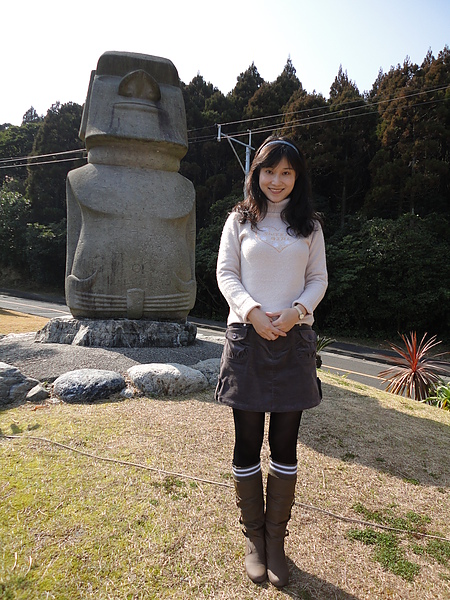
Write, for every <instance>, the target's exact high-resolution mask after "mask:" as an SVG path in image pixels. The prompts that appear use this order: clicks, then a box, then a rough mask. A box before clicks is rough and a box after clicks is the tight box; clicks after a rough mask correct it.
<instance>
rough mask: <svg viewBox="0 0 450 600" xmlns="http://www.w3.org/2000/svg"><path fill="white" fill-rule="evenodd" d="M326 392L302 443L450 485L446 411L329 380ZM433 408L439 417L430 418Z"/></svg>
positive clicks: (309, 415) (307, 421)
mask: <svg viewBox="0 0 450 600" xmlns="http://www.w3.org/2000/svg"><path fill="white" fill-rule="evenodd" d="M323 391H324V399H323V402H322V404H321V405H320V406H319V407H317V408H316V409H313V410H310V411H306V412H305V413H304V418H303V420H302V426H301V427H300V433H299V441H300V442H301V443H302V444H305V445H307V446H308V447H310V448H312V449H313V450H315V451H316V452H318V453H320V454H324V455H327V456H331V457H333V458H336V459H338V460H340V461H344V462H348V463H359V464H361V465H364V466H366V467H369V468H372V469H376V470H378V471H381V472H384V473H388V474H390V475H393V476H395V477H399V478H401V479H403V480H405V481H407V482H409V483H412V484H417V485H431V486H437V487H442V488H444V487H445V486H447V485H448V484H449V463H448V461H447V460H446V456H447V453H448V439H449V433H450V428H449V427H448V425H446V424H445V423H442V422H439V417H442V416H444V415H443V414H442V411H440V410H439V409H437V408H432V407H428V406H424V405H423V404H420V403H417V404H416V403H415V402H414V401H411V400H405V399H403V398H401V397H398V407H399V409H398V410H397V409H396V408H395V406H394V407H388V406H385V405H383V404H382V403H381V402H380V401H379V400H377V398H376V397H373V396H371V395H369V394H367V392H361V393H358V392H355V391H350V390H346V389H345V388H341V387H338V386H333V385H330V384H323ZM393 401H394V402H397V399H396V398H394V400H393ZM406 411H409V412H410V413H411V414H409V412H406ZM431 411H437V412H436V413H435V414H436V420H433V419H432V418H430V414H432V413H431ZM415 412H416V414H414V413H415ZM419 414H421V416H419ZM416 415H417V416H416ZM445 417H446V415H445ZM300 453H301V451H300Z"/></svg>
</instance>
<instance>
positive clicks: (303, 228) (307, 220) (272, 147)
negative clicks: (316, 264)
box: [233, 136, 322, 237]
mask: <svg viewBox="0 0 450 600" xmlns="http://www.w3.org/2000/svg"><path fill="white" fill-rule="evenodd" d="M271 142H272V143H271ZM276 142H278V143H276ZM283 157H285V158H286V159H287V161H288V163H289V165H290V166H291V167H292V168H293V169H294V171H295V175H296V180H295V184H294V189H293V190H292V193H291V196H290V200H289V202H288V204H287V206H286V207H285V208H284V210H283V211H282V213H281V218H282V219H283V221H284V222H285V223H286V225H287V226H288V233H289V234H290V235H294V236H300V235H302V236H304V237H308V236H309V235H310V234H311V233H312V232H313V231H314V228H315V222H316V221H319V223H321V222H322V220H321V218H320V216H319V215H318V214H317V213H316V212H315V211H314V208H313V204H312V193H311V183H310V179H309V175H308V171H307V168H306V160H305V157H304V155H303V153H302V152H301V151H300V149H299V148H298V147H297V146H296V144H295V143H294V142H293V141H292V140H291V139H289V138H287V137H276V136H271V137H269V138H267V139H266V140H265V141H264V142H263V143H262V145H261V146H260V147H259V149H258V150H257V152H256V154H255V158H254V159H253V162H252V165H251V167H250V171H249V173H248V175H247V178H246V180H245V193H246V197H245V199H244V200H243V201H242V202H239V203H238V204H236V206H235V207H234V209H233V210H234V211H236V212H238V213H239V215H240V218H239V221H240V223H246V222H247V221H249V222H250V224H251V226H252V229H256V228H257V227H258V222H259V221H261V220H262V219H263V218H264V217H265V216H266V214H267V202H268V200H267V198H266V196H265V195H264V194H263V192H262V190H261V188H260V187H259V174H260V171H261V169H265V168H268V167H269V168H270V167H276V166H277V165H278V163H279V162H280V160H281V159H282V158H283Z"/></svg>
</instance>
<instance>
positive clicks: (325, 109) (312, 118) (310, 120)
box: [0, 84, 450, 169]
mask: <svg viewBox="0 0 450 600" xmlns="http://www.w3.org/2000/svg"><path fill="white" fill-rule="evenodd" d="M449 88H450V86H449V85H448V84H447V85H444V86H440V87H436V88H432V89H429V90H421V91H419V92H414V93H411V94H403V95H399V96H394V97H393V98H386V99H383V100H379V101H377V102H367V101H365V100H363V99H358V100H355V101H352V102H339V103H336V104H334V105H331V106H330V105H326V106H313V107H309V108H304V109H301V110H297V111H291V112H286V113H278V114H273V115H264V116H260V117H252V118H248V119H239V120H236V121H227V122H225V123H221V126H222V127H224V126H230V125H242V124H245V123H252V122H257V121H263V120H269V119H278V118H280V117H283V118H286V117H287V116H290V115H297V114H298V115H300V114H304V113H308V116H307V117H305V118H304V119H295V120H292V121H281V122H277V123H273V124H271V125H264V126H261V127H258V128H254V129H252V133H255V134H258V133H268V132H270V131H273V130H274V129H277V128H284V127H304V126H307V125H312V124H323V123H326V122H333V121H340V120H343V119H348V118H354V117H360V116H361V117H362V116H367V115H371V114H377V112H378V111H373V110H367V109H368V108H372V107H377V106H379V105H380V104H384V103H389V102H394V101H398V100H406V99H408V98H413V97H416V96H421V95H424V94H430V93H433V92H438V91H442V90H446V89H449ZM446 100H447V99H446V98H443V99H433V100H429V101H428V102H421V103H418V104H414V105H410V106H409V107H408V108H414V107H417V106H422V105H424V104H430V103H436V104H437V103H440V102H445V101H446ZM361 102H362V103H361ZM355 103H357V106H352V105H353V104H355ZM349 105H350V106H349ZM340 107H345V108H342V109H340ZM357 110H361V111H362V112H361V113H358V114H356V115H349V113H351V112H353V111H357ZM317 111H322V112H321V114H318V115H311V114H310V113H314V112H317ZM337 112H339V113H340V116H338V117H332V116H331V115H332V114H333V113H337ZM342 113H345V114H342ZM321 117H325V118H323V119H322V120H319V119H320V118H321ZM216 127H217V124H213V125H205V126H203V127H197V128H192V129H189V130H188V133H192V132H194V131H203V130H207V129H213V128H216ZM227 135H229V136H233V137H236V138H237V137H244V136H246V135H248V133H247V132H242V131H233V132H227ZM216 139H217V136H216V135H215V134H211V135H202V136H199V137H194V138H190V139H188V141H189V143H190V144H198V143H203V142H208V141H214V140H216ZM83 152H86V150H85V149H83V148H81V149H74V150H66V151H64V152H54V153H51V154H42V155H36V156H22V157H8V158H3V159H0V169H6V168H8V169H12V168H16V167H23V166H33V165H45V164H55V163H59V162H69V161H73V160H80V159H82V158H85V157H80V158H69V159H57V160H50V161H42V162H34V163H32V162H26V163H23V164H18V165H17V164H13V165H6V164H5V163H8V162H16V161H21V160H22V161H24V160H26V161H30V160H35V159H38V158H47V157H50V156H59V155H63V154H74V153H83Z"/></svg>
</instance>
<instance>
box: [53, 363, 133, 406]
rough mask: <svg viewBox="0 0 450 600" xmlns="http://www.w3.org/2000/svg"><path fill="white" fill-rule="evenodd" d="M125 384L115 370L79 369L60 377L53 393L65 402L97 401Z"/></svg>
mask: <svg viewBox="0 0 450 600" xmlns="http://www.w3.org/2000/svg"><path fill="white" fill-rule="evenodd" d="M125 386H126V383H125V379H124V378H123V377H122V376H121V375H119V374H118V373H115V372H114V371H102V370H98V369H78V370H76V371H69V372H68V373H65V374H64V375H61V377H58V379H56V380H55V382H54V384H53V394H54V395H55V396H57V397H58V398H60V399H61V400H64V402H70V403H77V402H95V401H96V400H103V399H106V398H109V397H110V396H112V395H113V394H116V393H117V392H120V391H121V390H123V388H124V387H125Z"/></svg>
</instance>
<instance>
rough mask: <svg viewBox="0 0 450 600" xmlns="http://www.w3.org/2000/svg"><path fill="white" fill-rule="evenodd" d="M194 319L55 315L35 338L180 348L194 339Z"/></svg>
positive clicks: (51, 341) (105, 345)
mask: <svg viewBox="0 0 450 600" xmlns="http://www.w3.org/2000/svg"><path fill="white" fill-rule="evenodd" d="M196 335H197V327H196V325H194V324H193V323H189V322H188V321H186V322H185V323H171V322H166V321H148V320H145V319H139V320H133V319H75V318H73V317H56V318H54V319H51V320H50V321H49V322H48V323H47V324H46V325H45V327H43V328H42V329H41V330H40V331H38V332H37V333H36V337H35V342H38V343H44V344H71V345H73V346H91V347H98V348H149V347H153V348H179V347H181V346H189V345H191V344H193V343H194V342H195V337H196Z"/></svg>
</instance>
